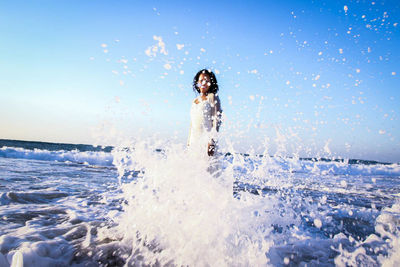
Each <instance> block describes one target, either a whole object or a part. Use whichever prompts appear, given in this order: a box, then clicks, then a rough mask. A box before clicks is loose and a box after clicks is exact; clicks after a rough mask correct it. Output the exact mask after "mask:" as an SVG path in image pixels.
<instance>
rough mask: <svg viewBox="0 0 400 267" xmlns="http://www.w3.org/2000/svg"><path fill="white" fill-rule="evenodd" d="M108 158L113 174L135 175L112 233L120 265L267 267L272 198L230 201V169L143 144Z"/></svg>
mask: <svg viewBox="0 0 400 267" xmlns="http://www.w3.org/2000/svg"><path fill="white" fill-rule="evenodd" d="M114 157H115V163H116V165H117V167H118V169H119V170H120V174H123V173H124V171H126V170H132V166H134V168H135V169H136V170H138V169H139V170H141V172H140V175H138V176H137V178H136V179H134V180H133V181H131V182H129V183H125V184H123V185H122V191H123V194H124V198H125V200H126V203H125V205H124V213H123V215H122V216H121V217H120V218H119V226H118V229H119V230H120V231H121V232H122V234H123V239H124V240H129V241H127V242H129V243H130V245H131V246H132V248H131V249H132V254H131V255H130V256H129V258H128V259H127V262H128V263H133V262H136V263H137V262H138V261H142V262H143V264H146V265H147V264H155V263H160V264H162V265H163V264H167V263H173V264H176V265H178V266H180V265H197V266H206V265H217V266H231V265H235V264H239V265H249V266H254V265H258V266H259V265H263V264H266V263H267V260H266V257H265V252H267V251H268V249H269V247H270V246H271V244H272V239H270V240H268V238H267V237H268V236H270V233H271V231H272V230H273V227H272V224H274V223H277V221H278V220H279V219H280V218H279V215H278V214H277V212H276V211H275V209H274V205H277V204H278V203H277V197H272V196H268V197H267V196H264V197H260V196H256V195H254V194H250V193H249V192H243V193H241V194H240V197H238V196H236V197H234V195H233V182H234V179H233V177H234V167H235V163H232V164H230V166H222V164H223V162H221V161H218V160H216V159H207V158H201V157H198V156H196V155H195V154H194V153H190V152H187V151H184V148H183V147H182V146H178V145H170V146H169V147H167V148H165V150H163V151H162V152H158V151H157V150H156V147H151V146H147V145H145V143H142V144H136V146H135V149H134V150H132V151H131V153H129V152H128V151H127V150H116V151H114ZM218 165H219V166H218ZM218 169H219V171H217V170H218ZM121 170H122V171H121ZM124 174H126V173H124ZM293 222H294V221H290V220H288V222H287V224H289V223H293Z"/></svg>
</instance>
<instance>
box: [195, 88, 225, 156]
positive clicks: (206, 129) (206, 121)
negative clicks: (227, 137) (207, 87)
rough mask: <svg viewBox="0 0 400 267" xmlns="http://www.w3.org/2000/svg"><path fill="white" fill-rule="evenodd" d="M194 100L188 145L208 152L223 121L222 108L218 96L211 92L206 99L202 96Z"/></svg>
mask: <svg viewBox="0 0 400 267" xmlns="http://www.w3.org/2000/svg"><path fill="white" fill-rule="evenodd" d="M196 99H197V102H198V103H197V104H196V100H195V101H193V103H192V107H191V109H190V119H191V123H190V132H189V138H188V146H189V147H190V149H196V150H197V149H200V150H201V151H202V152H201V153H202V154H203V153H207V148H208V144H209V143H214V142H215V141H216V138H217V132H218V130H219V125H220V121H221V108H220V102H219V98H218V96H214V95H213V94H209V95H208V96H207V99H206V100H202V99H201V97H198V98H196Z"/></svg>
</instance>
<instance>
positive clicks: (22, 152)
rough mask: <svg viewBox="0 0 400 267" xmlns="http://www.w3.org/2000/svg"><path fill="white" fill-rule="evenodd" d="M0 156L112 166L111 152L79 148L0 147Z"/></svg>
mask: <svg viewBox="0 0 400 267" xmlns="http://www.w3.org/2000/svg"><path fill="white" fill-rule="evenodd" d="M0 157H3V158H15V159H33V160H45V161H56V162H73V163H79V164H86V165H96V166H107V167H108V166H112V165H113V156H112V155H111V153H108V152H103V151H85V152H81V151H79V150H72V151H66V150H58V151H49V150H45V149H33V150H31V149H24V148H20V147H7V146H3V147H2V148H0Z"/></svg>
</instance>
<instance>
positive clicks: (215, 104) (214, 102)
mask: <svg viewBox="0 0 400 267" xmlns="http://www.w3.org/2000/svg"><path fill="white" fill-rule="evenodd" d="M209 101H210V104H211V120H212V130H211V131H212V135H211V140H210V142H209V143H208V151H207V152H208V155H209V156H213V155H214V152H215V145H216V144H215V141H216V140H215V139H216V136H215V135H216V134H217V132H218V131H219V127H220V125H221V115H222V110H221V102H220V101H219V97H218V96H217V95H214V94H210V96H209Z"/></svg>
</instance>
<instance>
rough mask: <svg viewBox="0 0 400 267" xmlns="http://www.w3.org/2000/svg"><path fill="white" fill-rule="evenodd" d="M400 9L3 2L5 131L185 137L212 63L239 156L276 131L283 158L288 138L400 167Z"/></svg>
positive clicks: (393, 4) (25, 135)
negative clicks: (199, 85) (201, 73)
mask: <svg viewBox="0 0 400 267" xmlns="http://www.w3.org/2000/svg"><path fill="white" fill-rule="evenodd" d="M399 10H400V9H399V3H398V1H279V2H276V1H218V2H216V3H210V4H205V3H202V2H195V1H190V2H188V1H29V2H28V3H27V2H25V1H2V3H1V8H0V32H1V36H2V37H1V42H0V62H1V64H0V73H1V74H0V90H1V95H2V97H1V99H2V105H1V106H0V112H1V114H2V116H0V124H1V126H0V127H1V128H0V138H8V139H22V140H39V141H52V142H71V143H98V142H99V141H100V140H99V135H101V134H100V133H99V129H100V128H101V127H102V126H104V127H105V130H104V127H103V131H104V132H107V129H108V128H109V129H111V128H112V129H114V130H115V131H117V132H120V133H124V134H125V135H128V136H136V135H138V134H139V133H141V134H143V133H144V134H145V135H148V134H153V133H156V134H159V135H160V136H162V137H164V138H177V139H178V140H181V141H182V142H185V139H186V135H187V132H188V126H189V109H190V103H191V100H192V98H193V97H194V94H193V92H192V91H191V81H192V78H193V76H194V74H195V73H196V72H197V70H199V69H201V68H204V67H206V68H211V69H212V70H214V71H215V72H216V73H217V78H218V82H219V84H220V97H221V102H222V106H223V109H224V114H225V116H226V122H225V123H224V127H223V128H222V131H223V133H224V135H225V136H227V137H228V138H229V139H231V140H233V141H234V142H235V149H237V150H238V151H242V152H246V151H250V150H251V147H254V148H255V150H256V152H260V151H262V149H263V143H264V141H265V140H266V139H267V140H268V142H267V144H268V146H269V147H270V148H271V153H274V152H275V151H276V149H277V146H278V145H277V144H278V143H279V142H284V143H285V147H286V148H287V150H286V151H285V152H286V153H287V154H293V153H298V154H299V155H300V156H337V157H350V158H363V159H375V160H385V161H392V162H399V161H400V129H399V128H400V126H399V125H400V124H399V121H398V120H399V118H398V117H399V112H400V105H399V104H400V103H399V97H400V92H399V88H400V86H399V85H400V82H399V74H400V69H399V63H398V62H399V59H400V53H399V51H398V49H396V48H398V47H400V33H399V30H400V25H398V23H400V13H399ZM159 40H162V42H160V41H159ZM162 48H163V49H165V51H163V50H162ZM152 49H157V51H153V52H151V51H152ZM146 51H148V52H147V53H146ZM139 130H140V131H139ZM110 131H111V130H110ZM277 132H279V134H277ZM279 135H280V136H283V137H284V141H282V140H283V139H282V138H281V139H279V140H280V141H279V140H277V136H279ZM108 141H109V142H110V140H108ZM328 148H329V149H328ZM329 151H330V152H331V153H328V152H329Z"/></svg>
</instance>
